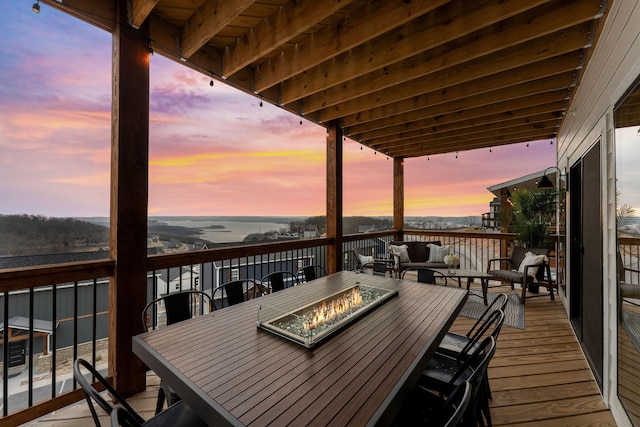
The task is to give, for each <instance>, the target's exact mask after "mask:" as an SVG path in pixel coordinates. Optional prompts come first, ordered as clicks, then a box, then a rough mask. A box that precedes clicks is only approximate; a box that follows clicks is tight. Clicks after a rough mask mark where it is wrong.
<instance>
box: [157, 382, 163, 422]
mask: <svg viewBox="0 0 640 427" xmlns="http://www.w3.org/2000/svg"><path fill="white" fill-rule="evenodd" d="M164 401H165V395H164V388H163V387H162V385H160V389H159V390H158V400H157V402H156V415H158V414H159V413H160V412H162V408H163V407H164Z"/></svg>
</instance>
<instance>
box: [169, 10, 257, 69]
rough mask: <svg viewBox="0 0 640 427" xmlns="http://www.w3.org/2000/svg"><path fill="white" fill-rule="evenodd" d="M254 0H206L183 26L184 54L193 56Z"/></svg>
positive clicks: (182, 46) (182, 48) (186, 56)
mask: <svg viewBox="0 0 640 427" xmlns="http://www.w3.org/2000/svg"><path fill="white" fill-rule="evenodd" d="M254 2H255V0H205V1H204V3H203V4H202V6H200V7H199V8H198V9H196V12H195V13H194V14H193V16H191V18H189V20H188V21H187V22H186V23H185V24H184V26H183V27H182V35H181V37H180V43H181V51H182V56H183V57H184V58H190V57H191V56H193V55H194V54H195V53H196V52H197V51H198V49H200V48H201V47H202V46H204V45H205V44H206V43H207V42H208V41H209V40H211V39H212V38H213V36H215V35H216V34H218V33H219V32H220V30H222V29H223V28H224V27H226V26H227V25H228V24H229V23H230V22H231V21H232V20H233V19H234V18H235V17H237V16H238V15H240V14H241V13H242V12H244V10H245V9H247V8H248V7H249V6H251V5H252V4H253V3H254Z"/></svg>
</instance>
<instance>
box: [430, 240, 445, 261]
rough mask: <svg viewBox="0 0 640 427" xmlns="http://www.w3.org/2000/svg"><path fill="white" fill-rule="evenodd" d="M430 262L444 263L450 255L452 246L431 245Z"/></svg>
mask: <svg viewBox="0 0 640 427" xmlns="http://www.w3.org/2000/svg"><path fill="white" fill-rule="evenodd" d="M428 247H429V260H428V261H427V262H444V257H445V256H447V255H449V250H450V249H451V247H450V245H444V246H438V245H434V244H433V243H429V245H428Z"/></svg>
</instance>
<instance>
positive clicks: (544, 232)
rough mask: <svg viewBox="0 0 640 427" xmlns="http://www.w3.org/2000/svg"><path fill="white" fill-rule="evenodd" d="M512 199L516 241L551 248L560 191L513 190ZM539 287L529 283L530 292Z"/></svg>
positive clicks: (522, 244)
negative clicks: (551, 236)
mask: <svg viewBox="0 0 640 427" xmlns="http://www.w3.org/2000/svg"><path fill="white" fill-rule="evenodd" d="M511 200H512V202H513V221H512V223H511V227H512V230H513V233H514V234H515V239H516V242H517V243H518V244H519V245H521V246H524V247H525V248H549V247H550V242H549V234H550V232H549V229H550V227H551V226H552V225H553V215H554V213H555V210H556V203H557V200H558V191H557V190H555V189H548V190H539V191H529V190H526V189H519V190H516V191H514V192H513V194H512V195H511ZM537 288H538V286H537V285H529V291H530V292H534V293H535V292H537V291H538V289H537Z"/></svg>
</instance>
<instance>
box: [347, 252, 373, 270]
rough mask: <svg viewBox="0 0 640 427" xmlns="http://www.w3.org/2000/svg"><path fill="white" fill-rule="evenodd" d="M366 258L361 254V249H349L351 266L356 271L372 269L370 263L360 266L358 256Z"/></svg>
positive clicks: (360, 261)
mask: <svg viewBox="0 0 640 427" xmlns="http://www.w3.org/2000/svg"><path fill="white" fill-rule="evenodd" d="M361 255H362V256H366V255H364V254H363V253H362V248H353V249H351V257H352V258H353V265H354V267H355V269H356V270H362V269H363V268H365V267H366V268H371V267H373V264H372V263H367V264H365V265H363V264H362V260H361V259H360V256H361Z"/></svg>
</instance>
